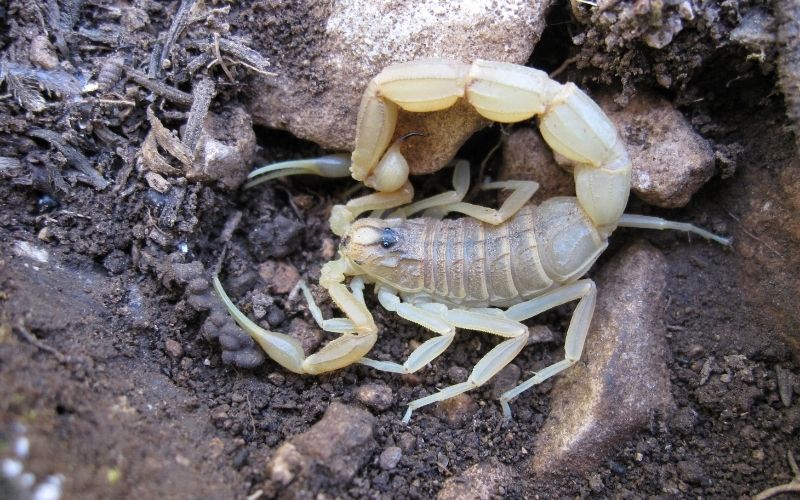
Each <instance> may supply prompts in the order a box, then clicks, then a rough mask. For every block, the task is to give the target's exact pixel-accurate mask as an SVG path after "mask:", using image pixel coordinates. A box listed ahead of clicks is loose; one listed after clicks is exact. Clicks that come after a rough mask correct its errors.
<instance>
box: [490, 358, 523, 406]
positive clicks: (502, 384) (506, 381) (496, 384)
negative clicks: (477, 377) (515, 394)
mask: <svg viewBox="0 0 800 500" xmlns="http://www.w3.org/2000/svg"><path fill="white" fill-rule="evenodd" d="M521 376H522V370H520V368H519V366H517V365H515V364H514V363H509V364H508V365H506V366H505V367H504V368H503V369H502V370H500V372H499V373H498V374H497V375H495V376H494V378H492V382H491V384H492V399H498V398H499V397H500V395H501V394H503V393H504V392H506V391H508V390H510V389H513V388H514V387H515V386H516V385H517V384H518V383H519V379H520V377H521Z"/></svg>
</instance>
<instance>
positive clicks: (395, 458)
mask: <svg viewBox="0 0 800 500" xmlns="http://www.w3.org/2000/svg"><path fill="white" fill-rule="evenodd" d="M401 458H403V450H401V449H400V448H399V447H397V446H389V447H388V448H386V449H385V450H383V452H382V453H381V456H380V457H379V458H378V463H379V464H380V466H381V469H383V470H389V469H394V468H395V467H397V464H398V463H400V459H401Z"/></svg>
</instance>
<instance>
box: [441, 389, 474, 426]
mask: <svg viewBox="0 0 800 500" xmlns="http://www.w3.org/2000/svg"><path fill="white" fill-rule="evenodd" d="M477 411H478V403H476V402H475V398H473V397H472V396H471V395H469V394H466V393H464V394H459V395H457V396H455V397H452V398H450V399H447V400H445V401H442V402H440V403H438V404H437V405H436V410H435V412H436V415H437V416H438V417H439V418H441V419H442V420H444V421H445V422H447V423H448V424H449V425H450V426H451V427H458V426H459V425H461V424H462V423H463V422H464V421H466V420H467V419H468V418H469V417H471V416H472V415H474V414H475V413H476V412H477Z"/></svg>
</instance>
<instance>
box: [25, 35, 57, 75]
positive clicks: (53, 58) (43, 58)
mask: <svg viewBox="0 0 800 500" xmlns="http://www.w3.org/2000/svg"><path fill="white" fill-rule="evenodd" d="M28 58H29V59H30V61H31V62H32V63H33V64H35V65H37V66H39V67H40V68H43V69H55V68H56V67H58V56H57V55H56V50H55V48H54V47H53V44H51V43H50V40H48V39H47V36H46V35H36V36H35V37H33V40H31V47H30V52H29V54H28Z"/></svg>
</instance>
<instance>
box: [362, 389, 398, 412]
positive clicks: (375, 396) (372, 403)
mask: <svg viewBox="0 0 800 500" xmlns="http://www.w3.org/2000/svg"><path fill="white" fill-rule="evenodd" d="M356 398H358V400H359V401H361V402H362V403H364V404H365V405H367V406H369V407H370V408H373V409H375V410H378V411H385V410H387V409H388V408H389V407H390V406H392V403H393V402H394V395H393V394H392V389H391V388H390V387H388V386H386V385H384V384H379V383H370V384H364V385H362V386H360V387H359V388H358V389H356Z"/></svg>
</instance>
